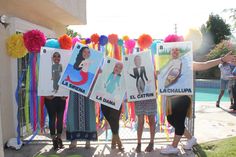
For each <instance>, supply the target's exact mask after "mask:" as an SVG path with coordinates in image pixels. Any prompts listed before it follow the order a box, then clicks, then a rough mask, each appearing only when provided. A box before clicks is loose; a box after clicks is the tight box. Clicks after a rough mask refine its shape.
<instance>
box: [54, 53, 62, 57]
mask: <svg viewBox="0 0 236 157" xmlns="http://www.w3.org/2000/svg"><path fill="white" fill-rule="evenodd" d="M54 55H58V56H59V57H61V54H60V53H59V52H54V53H53V55H52V57H54Z"/></svg>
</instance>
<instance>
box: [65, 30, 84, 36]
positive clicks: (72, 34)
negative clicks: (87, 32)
mask: <svg viewBox="0 0 236 157" xmlns="http://www.w3.org/2000/svg"><path fill="white" fill-rule="evenodd" d="M66 34H67V35H68V36H69V37H71V38H74V37H76V36H79V37H80V38H81V34H79V33H78V32H75V31H74V30H72V29H69V28H66Z"/></svg>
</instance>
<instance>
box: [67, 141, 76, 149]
mask: <svg viewBox="0 0 236 157" xmlns="http://www.w3.org/2000/svg"><path fill="white" fill-rule="evenodd" d="M76 145H77V142H76V141H71V143H70V145H69V149H74V148H76Z"/></svg>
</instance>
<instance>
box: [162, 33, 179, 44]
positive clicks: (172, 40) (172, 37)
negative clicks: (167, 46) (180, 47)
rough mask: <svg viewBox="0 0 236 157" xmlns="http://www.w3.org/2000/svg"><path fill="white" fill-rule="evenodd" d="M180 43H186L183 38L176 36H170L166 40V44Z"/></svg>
mask: <svg viewBox="0 0 236 157" xmlns="http://www.w3.org/2000/svg"><path fill="white" fill-rule="evenodd" d="M180 41H184V38H183V36H178V35H176V34H170V35H168V36H167V37H166V38H165V39H164V42H180Z"/></svg>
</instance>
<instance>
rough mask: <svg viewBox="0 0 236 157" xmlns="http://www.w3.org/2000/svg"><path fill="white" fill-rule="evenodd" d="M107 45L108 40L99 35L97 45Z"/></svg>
mask: <svg viewBox="0 0 236 157" xmlns="http://www.w3.org/2000/svg"><path fill="white" fill-rule="evenodd" d="M107 43H108V38H107V36H105V35H101V36H100V38H99V44H100V45H101V46H105V45H106V44H107Z"/></svg>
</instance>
